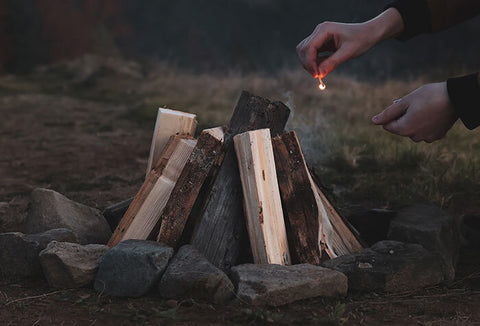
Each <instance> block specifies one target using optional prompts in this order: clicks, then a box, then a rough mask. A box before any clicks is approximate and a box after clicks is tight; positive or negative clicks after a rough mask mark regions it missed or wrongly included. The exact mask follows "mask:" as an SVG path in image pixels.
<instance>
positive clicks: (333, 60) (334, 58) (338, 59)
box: [318, 48, 350, 78]
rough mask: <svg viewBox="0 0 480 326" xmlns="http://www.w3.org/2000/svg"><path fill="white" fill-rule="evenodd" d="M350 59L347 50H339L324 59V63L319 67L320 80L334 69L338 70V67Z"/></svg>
mask: <svg viewBox="0 0 480 326" xmlns="http://www.w3.org/2000/svg"><path fill="white" fill-rule="evenodd" d="M349 58H350V55H349V53H348V51H347V50H345V49H342V48H340V49H338V50H337V51H336V52H334V53H333V54H332V55H331V56H329V57H328V58H325V59H323V61H322V62H321V63H320V64H319V65H318V74H319V77H320V78H324V77H325V76H326V75H328V74H329V73H330V72H331V71H332V70H333V69H335V68H337V66H338V65H340V64H342V63H344V62H345V61H347V60H348V59H349Z"/></svg>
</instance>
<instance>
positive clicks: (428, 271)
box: [322, 241, 444, 292]
mask: <svg viewBox="0 0 480 326" xmlns="http://www.w3.org/2000/svg"><path fill="white" fill-rule="evenodd" d="M392 251H393V254H391V252H392ZM322 265H323V266H325V267H328V268H333V269H335V270H338V271H340V272H342V273H344V274H345V275H347V277H348V288H349V289H350V290H353V291H368V292H371V291H378V290H379V291H387V292H401V291H408V290H414V289H418V288H422V287H425V286H430V285H435V284H438V283H440V282H442V281H443V280H444V277H443V271H442V258H441V257H440V256H439V255H438V254H435V253H432V252H430V251H428V250H426V249H425V248H423V247H422V246H421V245H418V244H405V243H402V242H398V241H380V242H377V243H376V244H374V245H373V246H372V247H371V248H367V249H364V250H362V251H359V252H356V253H354V254H351V255H344V256H340V257H337V258H335V259H332V260H328V261H326V262H324V263H323V264H322ZM370 266H371V267H370ZM365 267H368V268H365Z"/></svg>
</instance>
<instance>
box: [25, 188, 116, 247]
mask: <svg viewBox="0 0 480 326" xmlns="http://www.w3.org/2000/svg"><path fill="white" fill-rule="evenodd" d="M31 200H32V201H31V207H30V212H29V214H28V216H27V220H26V230H27V233H36V232H42V231H45V230H49V229H53V228H62V227H63V228H68V229H70V230H72V231H73V232H75V234H76V235H77V236H78V239H79V241H80V243H81V244H90V243H101V244H105V243H107V241H108V240H109V239H110V237H111V235H112V232H111V230H110V227H109V226H108V223H107V221H106V220H105V218H104V217H103V216H102V214H101V212H100V211H99V210H97V209H94V208H91V207H88V206H85V205H82V204H79V203H76V202H74V201H72V200H70V199H68V198H67V197H65V196H63V195H61V194H59V193H58V192H55V191H53V190H50V189H42V188H37V189H35V190H33V191H32V194H31Z"/></svg>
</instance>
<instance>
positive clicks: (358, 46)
mask: <svg viewBox="0 0 480 326" xmlns="http://www.w3.org/2000/svg"><path fill="white" fill-rule="evenodd" d="M403 28H404V26H403V20H402V17H401V16H400V13H399V12H398V11H397V10H396V9H394V8H389V9H387V10H386V11H384V12H383V13H381V14H380V15H378V16H377V17H375V18H373V19H372V20H369V21H367V22H364V23H360V24H343V23H333V22H324V23H321V24H319V25H318V26H317V27H316V28H315V30H314V31H313V33H312V34H311V35H310V36H309V37H307V38H306V39H304V40H303V41H302V42H300V43H299V44H298V45H297V54H298V56H299V58H300V61H301V63H302V65H303V67H304V68H305V69H306V70H307V71H308V72H309V73H310V74H312V75H313V76H314V77H315V78H318V77H320V78H323V77H325V76H326V75H327V74H328V73H329V72H330V71H332V70H333V69H335V68H336V67H337V66H338V65H339V64H341V63H343V62H345V61H347V60H349V59H353V58H356V57H358V56H360V55H362V54H364V53H365V52H367V51H368V50H369V49H370V48H371V47H373V46H374V45H375V44H377V43H378V42H381V41H383V40H385V39H388V38H390V37H392V36H395V35H397V34H398V33H400V32H401V31H402V30H403ZM322 52H332V55H330V56H324V57H319V56H318V54H319V53H322Z"/></svg>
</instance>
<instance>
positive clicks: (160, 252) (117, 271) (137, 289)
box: [94, 240, 173, 297]
mask: <svg viewBox="0 0 480 326" xmlns="http://www.w3.org/2000/svg"><path fill="white" fill-rule="evenodd" d="M172 255H173V249H172V248H170V247H168V246H166V245H164V244H161V243H158V242H155V241H145V240H126V241H123V242H120V243H119V244H118V245H117V246H115V247H114V248H112V249H110V250H109V251H108V252H107V253H106V254H105V256H103V259H102V261H101V262H100V266H99V269H98V273H97V277H96V279H95V283H94V285H95V289H96V290H97V291H98V292H102V293H105V294H108V295H113V296H119V297H139V296H142V295H144V294H146V293H148V291H150V289H152V288H153V287H154V286H155V285H157V282H158V281H159V280H160V277H161V276H162V274H163V272H164V271H165V269H166V268H167V265H168V261H169V259H170V258H171V257H172Z"/></svg>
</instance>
